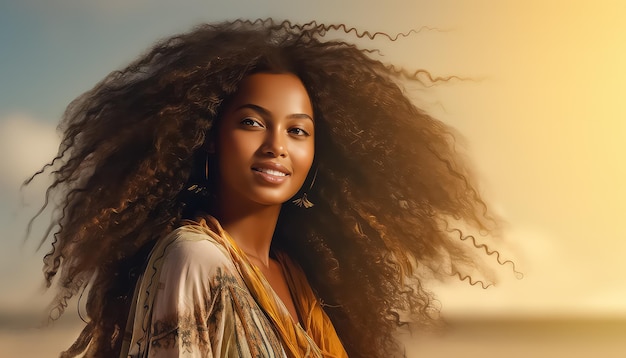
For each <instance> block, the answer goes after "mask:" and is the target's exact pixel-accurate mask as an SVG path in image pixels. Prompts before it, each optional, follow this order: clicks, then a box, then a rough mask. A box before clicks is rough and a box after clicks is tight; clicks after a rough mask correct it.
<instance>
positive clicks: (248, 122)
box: [241, 117, 263, 127]
mask: <svg viewBox="0 0 626 358" xmlns="http://www.w3.org/2000/svg"><path fill="white" fill-rule="evenodd" d="M241 124H243V125H244V126H250V127H263V126H262V125H261V123H259V122H258V121H256V120H254V119H252V118H249V117H248V118H244V119H243V120H242V121H241Z"/></svg>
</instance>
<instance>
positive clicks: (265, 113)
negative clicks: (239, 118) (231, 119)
mask: <svg viewBox="0 0 626 358" xmlns="http://www.w3.org/2000/svg"><path fill="white" fill-rule="evenodd" d="M243 108H249V109H252V110H254V111H256V112H259V113H261V115H263V116H264V117H271V115H272V113H271V112H270V111H268V110H267V109H265V108H263V107H261V106H259V105H256V104H252V103H246V104H242V105H241V106H239V107H237V109H236V110H240V109H243ZM287 118H290V119H310V120H311V121H312V122H315V120H314V119H313V117H311V116H309V115H308V114H306V113H293V114H290V115H288V116H287Z"/></svg>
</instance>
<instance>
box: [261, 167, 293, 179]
mask: <svg viewBox="0 0 626 358" xmlns="http://www.w3.org/2000/svg"><path fill="white" fill-rule="evenodd" d="M252 170H255V171H257V172H261V173H265V174H269V175H275V176H278V177H286V176H287V175H289V174H287V173H283V172H281V171H278V170H274V169H265V168H252Z"/></svg>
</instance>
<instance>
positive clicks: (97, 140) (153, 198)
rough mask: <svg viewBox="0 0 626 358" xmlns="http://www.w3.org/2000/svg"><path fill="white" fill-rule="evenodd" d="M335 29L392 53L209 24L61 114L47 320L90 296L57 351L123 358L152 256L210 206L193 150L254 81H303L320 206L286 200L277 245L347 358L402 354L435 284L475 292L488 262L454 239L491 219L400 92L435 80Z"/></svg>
mask: <svg viewBox="0 0 626 358" xmlns="http://www.w3.org/2000/svg"><path fill="white" fill-rule="evenodd" d="M329 31H333V32H339V33H344V35H345V34H347V35H354V36H356V37H357V38H363V37H370V38H374V37H377V36H380V37H387V38H388V39H389V40H392V41H393V40H394V39H393V38H391V37H389V36H386V35H385V34H373V35H372V34H370V33H367V32H365V33H358V32H357V31H356V30H354V29H348V28H347V27H345V26H343V25H338V26H326V25H320V24H317V23H309V24H305V25H294V24H292V23H290V22H283V23H280V24H279V23H275V22H273V21H271V20H266V21H255V22H250V21H234V22H226V23H219V24H213V25H202V26H199V27H197V28H195V29H194V30H193V31H191V32H189V33H186V34H183V35H179V36H174V37H172V38H169V39H166V40H164V41H161V42H159V43H157V44H156V45H155V46H154V47H153V48H152V49H151V50H150V51H149V52H147V53H146V54H144V55H143V56H141V57H140V58H139V59H138V60H136V61H135V62H133V63H131V64H130V65H129V66H128V67H126V68H124V69H122V70H120V71H115V72H112V73H111V74H109V75H108V76H107V77H106V78H105V79H104V80H103V81H102V82H100V83H99V84H97V85H96V86H95V87H94V88H93V89H92V90H90V91H88V92H86V93H85V94H83V95H81V96H80V97H78V98H77V99H76V100H74V101H73V102H72V103H71V104H70V105H69V107H68V108H67V111H66V112H65V114H64V116H63V120H62V122H61V124H60V128H61V130H62V132H63V135H64V136H63V140H62V143H61V146H60V149H59V153H58V155H57V156H56V158H55V159H54V160H53V161H52V162H51V163H50V164H49V165H48V166H47V167H44V170H46V169H47V168H49V167H51V168H53V173H54V182H53V184H52V185H51V187H50V189H49V195H53V193H55V192H56V193H61V194H62V195H61V197H62V198H63V200H62V201H61V202H60V204H59V205H58V207H57V208H56V213H57V216H56V219H55V221H54V222H53V225H51V227H50V231H49V232H50V233H52V236H53V242H52V249H51V251H50V252H49V253H48V255H46V257H45V260H44V274H45V279H46V281H47V282H48V284H49V285H51V284H52V283H53V280H54V279H55V277H57V279H58V295H57V297H56V299H55V300H54V302H53V304H52V310H53V312H51V317H57V316H59V315H60V314H62V312H63V310H64V308H65V307H66V306H67V300H68V299H69V298H71V297H73V296H75V295H76V294H77V293H78V292H80V291H81V290H82V289H84V288H85V287H86V286H87V285H88V284H89V285H90V288H89V290H88V300H87V306H86V307H87V313H88V316H89V318H90V321H89V323H88V324H87V326H86V328H85V330H84V331H83V332H82V333H81V335H80V337H79V338H78V339H77V341H76V342H75V344H74V345H73V346H72V347H71V348H70V349H69V350H68V351H67V352H65V353H64V356H76V355H78V354H81V352H85V355H86V356H89V357H111V356H115V354H116V353H117V352H118V351H119V349H120V344H121V336H122V334H120V333H121V332H124V327H125V324H126V316H127V314H128V308H129V304H130V301H131V298H132V291H133V287H134V284H135V282H136V280H137V276H138V274H140V273H141V271H142V269H143V267H142V265H143V262H144V261H145V258H146V256H147V253H148V252H149V249H150V247H151V246H152V244H153V243H154V242H155V241H156V240H158V239H159V238H160V237H162V236H164V235H165V234H167V233H168V232H170V231H171V230H173V228H175V227H176V226H177V225H178V223H179V222H180V220H181V219H183V218H185V217H187V216H190V215H192V214H193V213H194V212H196V211H197V210H207V208H206V207H203V205H204V202H203V201H202V200H199V199H197V198H194V196H193V195H190V192H189V191H188V190H187V188H188V187H189V186H190V185H191V184H193V183H194V181H196V180H197V175H195V174H194V173H195V172H196V171H197V169H195V168H197V166H198V165H200V166H201V165H203V164H202V163H198V162H199V160H198V157H199V156H198V153H199V151H200V150H201V147H202V145H203V144H204V143H205V142H206V141H207V140H209V139H210V138H211V136H212V133H213V128H214V126H215V125H216V124H217V123H218V121H219V117H220V115H219V114H220V111H221V110H222V108H223V106H224V103H226V102H227V101H228V99H229V98H230V97H231V96H233V94H234V93H235V92H236V91H237V88H238V85H239V83H240V81H241V80H242V79H243V78H244V77H246V76H247V75H249V74H251V73H255V72H277V73H284V72H289V73H293V74H295V75H297V76H298V77H299V78H300V79H301V80H302V82H303V83H304V85H305V87H306V89H307V91H308V93H309V95H310V98H311V101H312V104H313V108H314V113H315V125H316V153H315V165H316V168H317V171H316V173H317V175H316V177H315V178H309V180H307V183H310V182H311V181H312V180H313V179H315V183H314V185H313V188H312V189H311V190H308V192H307V195H308V198H309V199H310V200H311V201H313V202H314V203H315V206H314V207H312V208H310V209H307V210H305V209H302V208H300V207H297V206H295V205H293V204H292V203H290V202H287V203H285V204H284V205H283V209H282V211H281V215H280V218H279V223H278V226H277V229H276V233H275V238H274V241H273V245H274V246H275V247H277V248H279V249H280V250H284V251H285V252H287V253H288V254H289V255H290V256H291V257H292V258H293V259H295V260H296V261H297V262H298V263H299V264H300V265H301V266H302V267H303V269H304V271H305V273H306V275H307V277H308V278H309V280H310V282H311V285H312V287H313V289H314V290H315V292H316V293H317V294H318V295H319V298H320V301H321V303H322V305H323V306H324V307H325V309H326V310H327V313H328V315H329V316H330V317H331V319H332V321H333V323H334V325H335V327H336V329H337V331H338V333H339V335H340V337H341V339H342V341H343V343H344V345H345V348H346V350H347V351H348V354H349V355H350V357H390V356H394V355H396V354H400V352H401V350H400V349H399V347H398V346H397V343H396V341H395V340H394V339H393V337H394V334H395V331H396V328H397V327H399V326H401V325H403V324H404V323H406V321H410V322H412V323H414V324H429V323H431V322H432V321H433V320H434V314H435V313H436V307H434V304H433V298H432V296H431V295H430V294H429V292H428V291H427V290H426V289H425V288H424V287H423V284H424V282H423V281H425V279H424V278H425V277H432V276H433V275H434V276H454V275H457V276H458V277H459V278H461V279H468V280H469V282H471V283H472V284H474V283H476V281H473V280H472V279H471V277H470V274H471V273H472V272H473V263H474V261H475V259H474V258H473V257H472V254H471V251H472V250H474V251H479V250H476V249H485V251H486V252H487V254H493V252H492V251H489V249H488V248H487V247H486V246H482V245H481V244H479V243H477V242H476V241H472V242H473V244H474V245H473V246H472V245H469V246H467V245H464V244H463V243H462V241H463V240H465V239H467V238H468V237H466V236H464V235H463V234H461V231H460V230H459V231H457V232H456V233H455V232H453V229H454V228H457V227H459V226H455V225H456V224H455V223H457V224H458V223H461V224H462V227H463V229H464V230H467V229H470V230H474V231H480V232H484V231H489V230H490V228H492V226H493V225H492V222H493V221H492V220H491V217H490V216H489V215H488V214H487V208H486V205H485V204H484V202H483V200H482V199H481V198H480V196H479V194H478V192H477V190H476V189H475V186H474V185H473V184H472V183H473V181H472V176H471V174H470V172H469V170H468V168H467V166H466V165H465V163H464V161H463V160H462V159H461V157H460V156H459V155H458V154H457V153H456V151H455V148H454V145H455V140H454V136H453V135H452V132H451V130H450V129H449V128H448V127H447V126H446V125H445V124H443V123H442V122H440V121H438V120H436V119H433V118H431V117H430V116H429V115H428V114H426V113H425V112H424V111H422V110H420V109H419V108H417V107H416V106H415V105H414V104H413V103H412V102H411V101H410V100H409V98H408V97H407V96H406V94H405V91H404V89H403V88H404V87H403V84H404V83H406V82H407V81H415V82H416V83H418V84H419V83H420V82H421V81H420V80H419V78H418V76H421V75H422V74H426V75H427V77H426V78H429V75H428V74H427V73H426V72H424V71H418V72H415V73H414V74H411V73H408V72H406V71H403V70H398V69H396V68H394V67H393V66H391V65H387V64H384V63H382V62H380V61H379V60H377V59H375V58H374V57H373V55H374V54H373V52H372V51H368V50H362V49H359V48H357V47H356V46H354V45H353V44H350V43H347V42H344V41H340V40H327V39H325V36H326V35H327V33H328V32H329ZM430 79H431V80H433V79H432V78H430ZM439 80H441V79H434V80H433V81H434V82H437V81H439ZM442 80H445V79H442ZM212 170H213V168H212ZM31 179H32V178H31ZM306 186H308V185H306ZM306 189H308V188H306ZM204 206H206V205H204ZM46 236H48V235H46ZM470 238H471V239H472V240H474V239H473V237H470ZM468 247H469V249H468ZM475 248H476V249H475ZM478 282H480V281H478Z"/></svg>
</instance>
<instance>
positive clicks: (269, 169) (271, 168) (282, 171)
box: [252, 162, 291, 177]
mask: <svg viewBox="0 0 626 358" xmlns="http://www.w3.org/2000/svg"><path fill="white" fill-rule="evenodd" d="M252 170H254V171H256V172H259V173H264V174H268V175H273V176H277V177H286V176H289V175H291V172H290V171H289V170H288V169H287V168H285V167H284V166H283V165H281V164H278V163H274V162H265V163H257V164H254V165H253V166H252Z"/></svg>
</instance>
